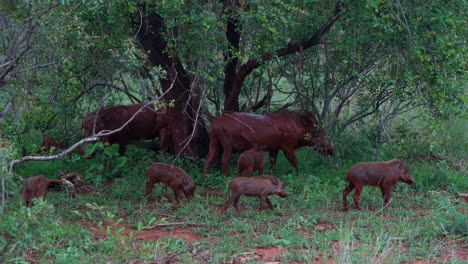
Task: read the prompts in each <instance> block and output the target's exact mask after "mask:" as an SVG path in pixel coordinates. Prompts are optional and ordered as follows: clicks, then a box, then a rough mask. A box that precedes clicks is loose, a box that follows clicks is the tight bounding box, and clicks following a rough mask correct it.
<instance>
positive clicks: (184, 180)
mask: <svg viewBox="0 0 468 264" xmlns="http://www.w3.org/2000/svg"><path fill="white" fill-rule="evenodd" d="M146 180H147V181H146V194H147V195H148V199H151V193H152V192H153V188H154V184H156V183H158V182H161V183H163V184H165V185H167V186H169V187H171V188H172V190H173V191H174V196H175V199H176V200H177V201H179V200H181V199H182V193H184V195H185V197H186V198H187V199H189V200H190V199H191V198H192V197H193V196H194V195H195V189H196V185H195V183H194V182H193V180H192V178H191V177H190V176H189V175H188V174H187V173H186V172H185V171H184V170H182V169H181V168H179V167H176V166H174V165H171V164H166V163H160V162H154V163H153V164H151V165H150V166H149V167H148V168H146Z"/></svg>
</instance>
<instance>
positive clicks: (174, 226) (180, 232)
mask: <svg viewBox="0 0 468 264" xmlns="http://www.w3.org/2000/svg"><path fill="white" fill-rule="evenodd" d="M222 194H223V193H222V191H220V190H216V189H214V190H208V192H207V193H204V194H202V196H207V195H213V196H218V195H222ZM330 213H332V214H337V215H338V214H346V212H344V211H340V210H330ZM388 217H389V216H388ZM384 218H385V216H384ZM81 224H82V226H83V227H84V228H86V229H88V230H89V231H91V232H92V234H93V236H94V237H95V238H98V239H101V238H105V237H106V236H107V234H106V229H107V228H108V227H109V226H111V228H113V230H118V229H121V228H123V229H122V232H120V233H119V234H120V235H121V236H124V237H126V238H129V236H130V234H131V233H132V232H133V239H135V240H148V241H150V240H153V241H156V240H159V239H161V238H163V237H172V238H180V239H184V240H185V241H186V242H188V243H190V242H192V241H195V240H204V239H206V238H205V237H203V236H200V235H197V234H196V233H195V231H194V228H196V226H190V224H189V225H185V224H181V225H179V224H178V223H169V224H167V225H166V226H165V224H161V226H157V227H154V228H152V229H142V230H141V231H139V232H138V230H137V229H136V228H133V227H131V226H130V225H129V224H127V223H124V222H122V223H119V224H117V225H115V224H112V225H111V224H107V225H106V224H103V225H102V226H101V227H99V226H98V225H97V224H96V223H95V222H82V223H81ZM317 228H318V229H319V230H326V229H331V228H337V226H336V225H335V224H332V223H326V222H322V223H321V222H319V223H317ZM298 233H300V234H301V235H303V236H309V235H310V234H309V232H308V231H306V230H299V231H298ZM358 245H359V241H357V242H356V243H355V244H353V246H358ZM443 246H445V247H447V248H450V251H449V252H447V253H445V254H443V255H441V256H439V257H438V259H439V262H441V263H449V262H450V261H453V258H456V259H458V260H459V261H460V263H461V262H468V244H466V243H465V241H464V239H463V238H461V239H455V240H449V241H446V242H445V243H444V244H443ZM330 248H331V250H332V251H333V252H334V253H335V255H338V254H339V252H338V251H339V248H340V241H336V240H333V241H331V244H330ZM290 250H296V249H290V248H287V247H283V248H276V247H266V248H257V247H254V248H252V251H250V252H245V253H238V254H236V255H234V256H232V261H231V262H230V263H233V264H237V263H251V262H252V261H256V262H258V263H265V264H273V263H281V262H280V256H281V254H282V253H284V252H287V251H290ZM399 250H400V251H401V252H404V251H407V250H408V247H405V246H402V247H400V248H399ZM322 253H323V254H321V251H319V250H316V251H315V253H314V254H319V255H320V256H316V257H315V258H314V262H313V263H317V264H319V263H326V264H334V263H337V262H336V260H335V259H333V258H330V257H327V254H326V253H325V252H322ZM324 256H325V257H324ZM169 257H170V258H173V256H169ZM158 263H159V262H158ZM164 263H177V261H171V259H166V261H164ZM423 263H424V264H426V263H428V262H427V261H423V260H416V261H411V262H402V264H423ZM450 263H453V262H450Z"/></svg>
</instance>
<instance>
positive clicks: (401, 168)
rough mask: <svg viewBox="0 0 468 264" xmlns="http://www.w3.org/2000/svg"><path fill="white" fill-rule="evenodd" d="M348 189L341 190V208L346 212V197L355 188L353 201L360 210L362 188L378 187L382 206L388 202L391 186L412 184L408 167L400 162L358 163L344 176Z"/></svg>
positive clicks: (394, 160)
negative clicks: (402, 183) (404, 183)
mask: <svg viewBox="0 0 468 264" xmlns="http://www.w3.org/2000/svg"><path fill="white" fill-rule="evenodd" d="M346 180H347V181H348V187H346V188H345V189H344V190H343V206H344V209H345V210H347V208H348V202H347V201H346V196H347V195H348V194H349V193H350V192H351V191H352V190H353V189H354V188H356V191H355V192H354V195H353V199H354V204H355V205H356V207H357V208H358V209H362V207H361V204H360V203H359V196H360V195H361V191H362V187H364V186H365V185H372V186H378V187H380V190H381V191H382V196H383V198H384V206H385V205H387V204H388V203H389V202H390V192H391V191H392V188H393V186H394V185H395V184H396V183H397V182H398V181H402V182H406V183H407V184H412V183H414V179H413V177H411V175H410V172H409V169H408V166H406V164H405V163H403V161H401V160H397V159H392V160H389V161H385V162H360V163H357V164H355V165H354V166H353V167H352V168H351V169H349V171H348V173H347V174H346Z"/></svg>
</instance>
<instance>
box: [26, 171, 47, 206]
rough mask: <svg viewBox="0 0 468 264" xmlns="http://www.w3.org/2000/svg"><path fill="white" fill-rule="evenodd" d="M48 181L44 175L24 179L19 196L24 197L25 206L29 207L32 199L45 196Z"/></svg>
mask: <svg viewBox="0 0 468 264" xmlns="http://www.w3.org/2000/svg"><path fill="white" fill-rule="evenodd" d="M48 189H49V180H48V179H47V178H46V177H45V176H44V175H36V176H33V177H31V178H28V179H26V182H25V183H24V187H23V189H22V190H21V194H22V195H23V197H24V200H25V202H26V206H30V205H31V202H32V200H33V199H34V198H39V197H44V199H45V198H46V196H47V191H48Z"/></svg>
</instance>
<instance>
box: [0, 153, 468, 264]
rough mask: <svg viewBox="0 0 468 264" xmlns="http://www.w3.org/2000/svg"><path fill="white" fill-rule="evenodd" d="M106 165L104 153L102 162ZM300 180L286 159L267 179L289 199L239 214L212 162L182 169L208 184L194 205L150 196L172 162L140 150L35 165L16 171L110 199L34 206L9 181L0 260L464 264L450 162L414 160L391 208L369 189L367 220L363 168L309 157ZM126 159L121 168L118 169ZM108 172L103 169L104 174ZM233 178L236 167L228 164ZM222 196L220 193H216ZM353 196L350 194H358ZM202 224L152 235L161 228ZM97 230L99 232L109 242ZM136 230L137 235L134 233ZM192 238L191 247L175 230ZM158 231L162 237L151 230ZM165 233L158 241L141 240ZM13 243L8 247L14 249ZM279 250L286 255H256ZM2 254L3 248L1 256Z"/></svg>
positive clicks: (164, 192)
mask: <svg viewBox="0 0 468 264" xmlns="http://www.w3.org/2000/svg"><path fill="white" fill-rule="evenodd" d="M99 155H101V156H102V154H99ZM297 155H298V159H299V166H300V172H299V174H296V173H295V171H294V170H293V169H292V168H291V166H290V165H289V163H288V162H287V161H286V159H285V158H284V156H283V155H282V154H280V156H279V158H278V163H277V164H276V166H275V168H274V169H273V170H272V171H270V170H269V169H266V171H265V173H267V174H272V175H275V176H277V177H279V178H281V179H282V180H283V181H284V182H285V183H286V184H287V191H288V192H289V194H290V197H288V198H287V199H282V198H280V197H278V196H273V197H271V199H272V202H273V204H274V206H275V209H274V210H273V211H271V210H267V211H262V212H259V211H258V207H259V199H258V198H256V197H242V198H241V200H240V204H239V205H240V208H241V217H240V218H236V217H235V214H234V212H233V211H232V209H229V210H228V211H227V212H226V213H225V214H220V212H219V209H220V206H221V205H222V204H223V203H224V202H225V201H226V199H227V193H226V192H227V184H228V182H229V180H231V179H232V176H231V178H228V179H226V178H225V177H224V174H223V173H222V172H221V170H220V168H218V167H216V166H212V168H211V170H210V174H209V175H208V177H206V178H204V177H203V176H202V168H203V160H198V159H193V158H187V159H180V160H177V161H175V165H177V166H180V167H182V168H184V169H185V170H186V171H187V173H188V174H190V175H191V176H192V177H193V178H194V180H195V182H196V183H197V184H198V188H197V193H196V195H195V197H194V199H192V200H191V201H189V202H187V201H183V202H182V203H181V204H180V206H179V207H173V206H172V203H171V201H170V200H169V198H168V196H172V190H170V189H169V188H168V187H166V186H163V185H160V184H158V185H157V186H156V188H155V190H154V192H153V196H154V197H156V198H157V199H156V201H152V202H148V201H146V199H145V197H144V196H145V177H144V171H145V168H146V167H147V166H149V165H150V164H151V162H153V161H162V162H169V163H171V162H173V157H172V156H169V155H163V154H160V153H154V152H149V151H145V150H142V149H140V148H138V147H130V148H129V151H128V155H127V157H126V158H125V160H124V161H122V160H119V158H120V157H118V155H114V154H112V153H111V154H109V156H108V157H106V159H102V157H99V156H96V157H95V158H94V159H92V160H84V159H80V158H78V157H77V156H76V155H75V156H73V157H71V158H65V159H62V160H60V161H52V162H28V163H24V164H20V165H19V166H17V167H16V168H15V173H17V174H19V175H24V176H33V175H36V174H44V175H46V176H47V177H49V178H56V177H57V176H58V174H57V171H58V170H64V171H66V172H71V171H76V172H79V173H81V174H83V175H84V176H85V177H86V178H87V179H88V180H89V181H90V182H91V184H92V185H93V186H94V187H96V188H97V189H99V190H100V192H101V193H100V194H98V195H85V194H82V195H80V196H78V197H73V196H71V195H70V194H69V193H68V192H67V191H61V192H50V193H49V195H48V197H47V200H46V201H45V202H39V203H38V204H37V205H36V206H34V207H32V208H25V207H24V206H23V201H22V199H21V197H20V195H19V194H18V192H19V190H20V188H21V179H20V178H19V177H18V176H15V177H9V178H7V190H8V192H9V193H12V194H13V198H10V199H7V204H6V210H7V211H6V212H5V214H3V215H1V216H0V237H3V238H4V239H0V252H3V253H0V262H5V263H17V262H20V261H23V263H36V262H41V263H70V261H72V262H73V263H131V262H135V261H137V262H145V261H147V262H164V261H171V262H174V263H227V262H232V261H235V260H236V259H237V260H239V261H240V260H242V261H244V262H246V263H262V262H265V261H281V262H282V263H292V262H294V261H296V262H298V263H317V262H319V263H327V259H333V260H335V261H336V262H337V263H338V262H339V263H401V262H409V261H415V260H422V261H425V262H427V263H442V262H443V261H446V262H447V263H462V261H461V260H460V259H458V258H457V257H455V256H453V255H452V253H451V252H452V250H455V252H456V250H457V249H458V250H459V249H460V248H461V247H462V245H466V243H467V241H466V235H467V233H466V230H467V226H468V223H467V221H468V219H467V217H466V212H467V206H466V203H463V202H461V200H459V199H458V198H455V194H456V193H457V192H467V190H468V186H467V184H468V183H467V181H466V175H465V174H464V172H463V171H459V170H457V169H455V168H453V167H452V166H450V165H449V164H448V163H447V162H445V161H444V160H440V161H437V162H431V163H428V162H427V161H420V160H417V159H416V160H413V161H408V162H407V163H408V165H409V166H410V169H411V173H412V175H413V177H414V178H415V180H416V184H414V185H412V186H409V185H406V184H404V183H399V184H397V186H396V188H395V190H394V192H393V194H392V198H393V199H392V203H391V205H390V206H388V207H386V208H382V198H381V195H380V190H379V189H378V188H373V187H365V188H364V191H363V194H362V195H361V198H360V200H361V203H362V206H363V209H364V210H362V211H359V210H355V209H354V208H350V210H349V211H348V212H347V213H344V212H343V211H342V198H341V194H342V190H343V189H344V187H345V182H344V176H345V174H346V171H347V170H348V169H349V168H350V167H351V166H352V164H353V162H351V161H349V159H347V157H339V158H336V159H328V158H324V157H322V156H320V155H318V154H317V153H315V152H314V151H312V150H310V149H305V148H304V149H300V150H298V151H297ZM119 162H124V165H123V166H122V167H121V168H118V169H117V170H115V167H116V165H117V164H119ZM100 164H102V166H99V165H100ZM230 168H231V175H235V169H234V168H235V159H234V158H233V159H232V162H231V164H230ZM213 189H214V190H215V191H213ZM349 198H351V197H349ZM179 222H185V223H192V224H196V225H186V226H169V227H158V228H155V229H151V228H152V227H153V226H154V225H156V224H161V223H179ZM90 226H92V227H98V226H99V227H101V228H102V231H100V233H99V234H100V235H97V233H96V231H93V232H94V233H93V232H91V231H92V229H91V228H90ZM125 227H127V228H131V231H132V235H130V234H129V231H125ZM178 231H179V232H186V233H187V232H190V234H192V235H193V234H194V235H196V236H197V239H195V240H191V241H189V240H185V239H184V238H181V237H179V236H177V235H176V233H177V232H178ZM152 232H153V233H152ZM151 234H153V235H154V234H157V235H158V236H157V239H156V238H154V236H153V238H141V236H143V235H146V236H147V235H151ZM8 241H10V242H8ZM262 248H263V249H265V248H267V249H268V248H276V249H278V250H283V251H279V252H280V254H279V255H276V256H267V255H262V254H261V253H258V254H255V253H254V252H255V250H257V251H258V250H259V249H262ZM3 249H4V250H3Z"/></svg>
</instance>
